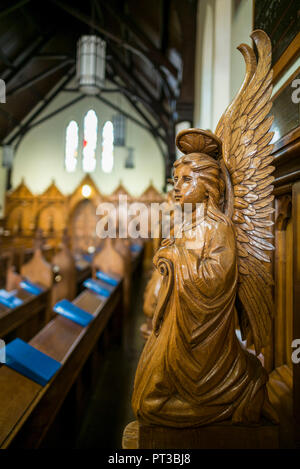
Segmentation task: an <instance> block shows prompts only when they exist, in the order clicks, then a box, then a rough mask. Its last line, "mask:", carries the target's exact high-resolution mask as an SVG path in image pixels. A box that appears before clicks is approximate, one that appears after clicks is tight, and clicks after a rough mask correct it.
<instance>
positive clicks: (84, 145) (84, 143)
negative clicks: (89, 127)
mask: <svg viewBox="0 0 300 469" xmlns="http://www.w3.org/2000/svg"><path fill="white" fill-rule="evenodd" d="M86 146H87V140H85V139H84V140H83V148H85V147H86Z"/></svg>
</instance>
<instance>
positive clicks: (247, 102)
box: [216, 30, 274, 354]
mask: <svg viewBox="0 0 300 469" xmlns="http://www.w3.org/2000/svg"><path fill="white" fill-rule="evenodd" d="M251 37H252V39H253V40H254V42H255V44H256V47H257V50H258V63H256V57H255V54H254V51H253V50H252V48H251V47H250V46H248V45H246V44H242V45H241V46H239V48H238V49H239V50H240V51H241V52H242V54H243V56H244V59H245V62H246V76H245V80H244V82H243V84H242V87H241V89H240V91H239V92H238V94H237V96H236V98H235V99H234V101H233V102H232V103H231V105H230V106H229V107H228V108H227V110H226V111H225V113H224V114H223V116H222V117H221V119H220V122H219V124H218V126H217V129H216V135H217V136H218V137H220V138H221V139H222V142H223V161H224V163H225V166H226V168H227V171H228V173H229V175H230V179H231V183H232V188H233V191H232V197H231V201H230V204H229V206H228V207H227V212H228V215H229V216H230V217H231V219H232V221H233V223H234V227H235V232H236V240H237V253H238V268H239V286H238V293H237V301H236V306H237V311H238V315H239V322H240V327H241V332H242V336H243V338H244V339H247V343H248V345H250V344H254V346H255V350H256V353H257V354H258V353H260V351H261V348H262V347H263V346H265V345H266V343H267V339H268V336H269V334H270V331H271V318H272V310H273V301H272V284H273V281H272V276H271V275H270V274H269V273H268V269H267V265H266V263H267V262H270V258H269V254H270V251H271V250H272V249H273V244H272V237H273V235H272V233H271V231H270V230H271V226H272V224H273V222H272V220H271V214H272V212H273V211H274V209H273V208H272V201H273V195H272V191H273V185H272V183H273V180H274V177H273V176H271V173H272V172H273V170H274V167H273V166H271V163H272V161H273V157H272V156H271V153H272V149H273V145H270V144H269V143H270V141H271V140H272V137H273V133H272V132H269V129H270V127H271V125H272V122H273V117H268V114H269V112H270V110H271V107H272V103H271V93H272V70H271V42H270V40H269V38H268V36H267V35H266V33H264V31H261V30H256V31H254V32H253V33H252V35H251Z"/></svg>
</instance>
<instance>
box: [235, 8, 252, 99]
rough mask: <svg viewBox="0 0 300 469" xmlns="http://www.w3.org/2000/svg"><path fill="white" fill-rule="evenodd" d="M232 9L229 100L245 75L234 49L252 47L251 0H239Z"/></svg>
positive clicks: (236, 51) (242, 64) (241, 58)
mask: <svg viewBox="0 0 300 469" xmlns="http://www.w3.org/2000/svg"><path fill="white" fill-rule="evenodd" d="M234 3H236V7H235V8H233V9H232V28H231V71H230V100H232V99H233V98H234V97H235V95H236V93H237V92H238V90H239V88H240V86H241V84H242V82H243V80H244V75H245V62H244V59H243V56H242V54H241V53H240V52H239V51H238V50H237V49H236V48H237V47H238V46H239V45H240V44H241V43H245V44H249V45H250V46H252V39H251V38H250V34H251V32H252V23H253V18H252V15H253V0H240V1H239V2H234Z"/></svg>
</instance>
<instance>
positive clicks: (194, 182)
mask: <svg viewBox="0 0 300 469" xmlns="http://www.w3.org/2000/svg"><path fill="white" fill-rule="evenodd" d="M173 179H174V198H175V200H176V202H178V203H180V205H181V206H182V207H183V205H184V204H185V203H190V204H193V205H194V204H197V203H201V202H204V200H205V199H206V198H207V194H206V188H205V185H204V183H203V181H202V179H201V178H200V177H199V174H198V173H195V172H194V171H193V169H192V167H191V166H190V165H189V164H180V165H179V166H177V167H175V170H174V176H173Z"/></svg>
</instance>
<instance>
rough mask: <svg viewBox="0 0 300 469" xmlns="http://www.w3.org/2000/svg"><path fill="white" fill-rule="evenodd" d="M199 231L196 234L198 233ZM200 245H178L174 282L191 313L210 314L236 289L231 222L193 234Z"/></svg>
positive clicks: (212, 225)
mask: <svg viewBox="0 0 300 469" xmlns="http://www.w3.org/2000/svg"><path fill="white" fill-rule="evenodd" d="M196 230H197V231H196ZM194 234H197V235H198V240H197V241H192V242H190V241H189V239H187V238H186V237H184V238H183V239H182V240H181V241H180V242H179V243H176V244H175V247H174V248H175V251H176V252H174V258H175V257H176V262H175V263H174V282H175V288H176V287H177V288H176V290H177V294H178V297H179V299H180V300H181V301H183V302H185V303H186V304H187V305H189V307H190V308H192V309H198V310H199V301H200V299H201V304H202V305H205V306H206V308H204V307H201V311H202V312H203V313H205V312H207V313H210V312H212V311H211V302H212V301H213V304H214V308H215V305H216V302H215V301H216V299H218V298H221V297H222V296H224V295H225V296H228V293H229V294H230V293H232V289H234V287H235V280H236V273H237V268H236V252H235V238H234V232H233V228H232V225H231V224H230V222H228V223H224V222H219V223H216V222H213V223H206V224H205V225H204V226H202V227H201V226H198V227H196V228H195V230H194Z"/></svg>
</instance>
